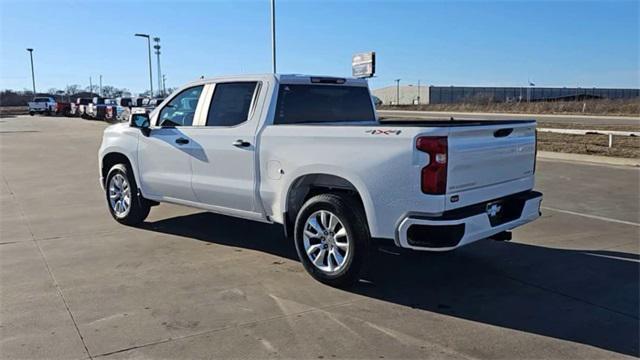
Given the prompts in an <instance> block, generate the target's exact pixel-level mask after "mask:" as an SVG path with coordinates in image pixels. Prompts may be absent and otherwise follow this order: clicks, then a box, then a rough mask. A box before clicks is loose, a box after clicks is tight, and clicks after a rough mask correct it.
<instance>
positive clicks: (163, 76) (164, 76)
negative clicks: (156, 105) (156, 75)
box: [162, 74, 167, 96]
mask: <svg viewBox="0 0 640 360" xmlns="http://www.w3.org/2000/svg"><path fill="white" fill-rule="evenodd" d="M162 95H163V96H167V76H166V75H165V74H162Z"/></svg>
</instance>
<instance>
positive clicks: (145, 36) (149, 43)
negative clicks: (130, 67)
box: [135, 34, 153, 97]
mask: <svg viewBox="0 0 640 360" xmlns="http://www.w3.org/2000/svg"><path fill="white" fill-rule="evenodd" d="M135 36H138V37H143V38H147V48H148V50H149V91H150V96H151V97H153V71H152V70H151V36H149V34H135Z"/></svg>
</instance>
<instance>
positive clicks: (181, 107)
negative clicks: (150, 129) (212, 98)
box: [158, 85, 204, 127]
mask: <svg viewBox="0 0 640 360" xmlns="http://www.w3.org/2000/svg"><path fill="white" fill-rule="evenodd" d="M203 88H204V85H200V86H194V87H192V88H188V89H186V90H183V91H182V92H181V93H180V94H178V95H177V96H176V97H174V98H173V99H171V101H169V103H168V104H167V105H165V106H164V107H163V108H162V110H161V111H160V116H159V117H158V125H160V126H168V127H171V126H191V124H193V117H194V116H195V115H196V107H197V106H198V100H199V99H200V94H201V93H202V89H203Z"/></svg>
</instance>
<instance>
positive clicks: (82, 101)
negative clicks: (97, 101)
mask: <svg viewBox="0 0 640 360" xmlns="http://www.w3.org/2000/svg"><path fill="white" fill-rule="evenodd" d="M90 102H91V98H77V99H76V101H75V102H72V103H71V116H80V117H83V116H84V113H85V111H86V107H87V105H89V103H90Z"/></svg>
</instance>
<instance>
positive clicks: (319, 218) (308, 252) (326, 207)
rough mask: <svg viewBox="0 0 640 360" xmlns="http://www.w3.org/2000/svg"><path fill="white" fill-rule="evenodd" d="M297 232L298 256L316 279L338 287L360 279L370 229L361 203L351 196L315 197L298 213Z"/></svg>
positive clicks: (329, 195)
mask: <svg viewBox="0 0 640 360" xmlns="http://www.w3.org/2000/svg"><path fill="white" fill-rule="evenodd" d="M294 234H295V244H296V250H297V252H298V257H299V258H300V261H301V262H302V265H303V266H304V268H305V269H306V270H307V272H309V274H311V276H313V277H314V278H315V279H316V280H318V281H320V282H323V283H325V284H328V285H331V286H337V287H344V286H349V285H351V284H353V283H354V282H356V281H358V279H359V277H360V272H361V270H362V268H363V265H364V263H365V260H366V259H365V258H366V256H367V254H368V252H369V250H368V248H369V229H368V227H367V222H366V218H365V214H364V211H363V210H362V206H361V205H360V204H358V203H357V202H356V201H354V200H353V199H352V198H351V197H349V196H343V195H337V194H322V195H317V196H314V197H312V198H311V199H309V200H308V201H307V202H306V203H305V204H304V205H303V207H302V209H301V210H300V212H299V213H298V216H297V218H296V224H295V230H294Z"/></svg>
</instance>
